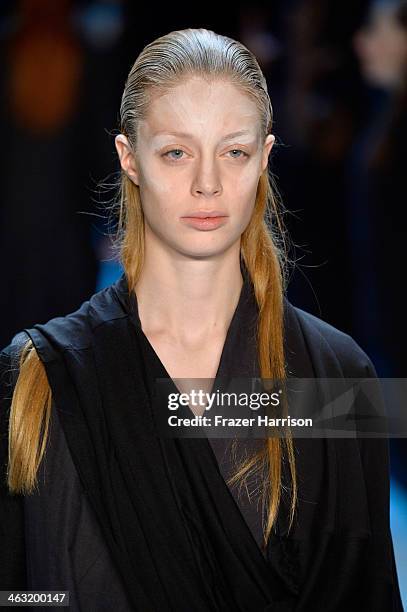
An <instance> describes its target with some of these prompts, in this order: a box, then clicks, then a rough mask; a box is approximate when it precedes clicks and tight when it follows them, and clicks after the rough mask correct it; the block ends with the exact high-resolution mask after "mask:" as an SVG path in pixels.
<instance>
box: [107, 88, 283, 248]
mask: <svg viewBox="0 0 407 612" xmlns="http://www.w3.org/2000/svg"><path fill="white" fill-rule="evenodd" d="M273 143H274V136H272V135H268V136H267V138H266V140H265V141H263V142H262V141H261V136H260V117H259V113H258V110H257V107H256V105H255V103H254V102H253V100H252V99H251V98H250V97H249V96H248V95H246V94H244V93H242V92H241V91H240V90H239V89H238V88H237V87H236V86H234V85H233V84H232V83H230V82H228V81H221V80H217V81H213V82H211V83H208V82H207V81H206V80H204V79H202V78H199V77H192V78H190V79H189V80H187V81H185V82H183V83H182V84H180V85H178V86H176V87H175V88H174V89H172V90H170V91H167V92H166V93H165V94H164V95H161V96H157V97H155V98H154V99H153V101H152V103H151V104H150V106H149V110H148V113H147V116H146V117H145V119H144V120H143V121H141V123H140V124H139V130H138V140H137V151H136V155H135V156H133V155H132V153H131V150H130V148H129V146H128V141H127V139H126V137H125V136H123V135H119V136H117V137H116V148H117V151H118V154H119V157H120V160H121V165H122V167H123V169H124V170H125V172H127V174H128V176H129V177H130V178H131V180H132V181H133V182H134V183H135V184H136V185H139V188H140V196H141V201H142V206H143V211H144V217H145V225H146V240H153V241H155V242H157V241H159V242H160V244H161V245H162V246H164V247H165V248H166V249H170V250H171V251H173V252H174V251H176V252H177V253H178V254H181V255H183V256H186V257H207V256H211V255H216V254H219V253H221V252H223V251H224V250H226V249H228V247H230V246H231V245H232V244H234V243H235V242H236V241H240V236H241V234H242V233H243V231H244V230H245V228H246V227H247V225H248V223H249V221H250V218H251V215H252V212H253V207H254V203H255V198H256V190H257V185H258V181H259V178H260V175H261V174H262V172H263V171H264V170H265V168H266V167H267V160H268V155H269V153H270V150H271V147H272V146H273ZM198 213H200V214H202V215H205V214H214V215H215V216H216V217H217V218H216V219H212V221H205V220H204V219H201V220H196V219H195V220H194V219H191V218H190V216H191V215H196V214H198Z"/></svg>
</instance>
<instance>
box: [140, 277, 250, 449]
mask: <svg viewBox="0 0 407 612" xmlns="http://www.w3.org/2000/svg"><path fill="white" fill-rule="evenodd" d="M241 270H242V276H243V284H242V286H241V289H240V293H239V299H238V301H237V304H236V306H235V309H234V311H233V315H232V318H231V320H230V323H229V326H228V329H227V332H226V336H225V340H224V343H223V346H222V351H221V354H220V358H219V362H218V367H217V370H216V374H215V376H214V378H213V385H212V387H211V391H213V389H214V388H215V385H216V383H217V382H218V381H219V378H220V377H221V376H222V374H223V373H224V361H225V353H226V350H227V348H228V346H229V344H230V341H231V336H232V334H233V333H234V332H235V331H236V330H235V328H236V319H237V317H238V316H239V314H240V313H241V311H242V309H243V306H244V301H245V299H247V296H248V292H249V283H250V280H249V275H248V273H247V271H246V270H245V268H244V267H243V268H241ZM130 318H131V320H132V321H133V323H134V324H135V326H136V328H137V332H138V334H139V335H140V336H141V337H142V338H143V340H144V342H145V343H146V344H147V346H148V347H149V350H150V352H151V353H152V355H153V356H154V359H155V361H156V362H157V365H159V368H160V369H161V371H162V375H161V376H160V378H168V379H169V380H170V384H171V386H173V387H174V391H175V392H176V393H179V392H180V391H179V389H178V387H177V386H176V384H175V382H174V379H173V377H172V376H171V375H170V374H169V372H168V371H167V368H166V367H165V365H164V363H163V362H162V360H161V358H160V356H159V355H158V353H157V351H156V350H155V348H154V346H153V345H152V344H151V342H150V340H149V338H148V336H147V335H146V334H145V332H144V331H143V328H142V324H141V320H140V316H139V311H138V304H137V295H136V293H135V292H133V293H132V295H131V296H130ZM180 408H181V411H182V412H185V413H186V414H185V416H191V417H192V416H196V415H195V413H194V412H193V411H192V410H191V409H190V407H189V406H183V405H182V404H181V406H180ZM182 408H185V411H183V410H182ZM211 450H212V449H211Z"/></svg>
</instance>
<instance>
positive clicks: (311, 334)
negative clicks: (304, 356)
mask: <svg viewBox="0 0 407 612" xmlns="http://www.w3.org/2000/svg"><path fill="white" fill-rule="evenodd" d="M285 312H286V317H287V318H286V322H287V327H288V334H289V335H290V334H291V336H293V335H294V332H295V331H296V332H297V333H298V334H301V335H302V337H303V340H304V342H305V344H306V346H307V349H308V351H309V352H310V354H311V358H312V359H313V361H314V362H316V363H317V364H318V363H319V362H321V361H325V363H326V364H327V365H328V367H329V366H330V365H331V366H333V365H334V363H335V362H336V366H339V367H340V368H341V370H342V373H343V376H344V377H346V378H358V377H372V376H377V373H376V370H375V367H374V365H373V363H372V361H371V359H370V357H369V356H368V354H367V353H366V352H365V351H364V349H363V348H362V347H361V346H360V345H359V344H358V342H357V341H356V340H355V339H354V338H353V337H352V336H351V335H350V334H348V333H346V332H344V331H342V330H340V329H338V328H337V327H335V326H334V325H332V324H331V323H328V322H327V321H325V320H324V319H323V318H320V317H317V316H316V315H313V314H311V313H310V312H307V311H305V310H303V309H301V308H299V307H298V306H295V305H293V304H292V303H291V302H290V301H289V300H288V299H285Z"/></svg>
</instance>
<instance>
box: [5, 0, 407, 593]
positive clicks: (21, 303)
mask: <svg viewBox="0 0 407 612" xmlns="http://www.w3.org/2000/svg"><path fill="white" fill-rule="evenodd" d="M191 4H192V5H193V4H194V3H191ZM139 9H140V4H139V3H136V2H130V1H128V2H126V1H124V0H122V1H120V0H116V1H114V0H105V1H102V0H99V1H97V0H96V1H90V0H89V1H84V0H82V1H78V0H58V2H55V0H21V1H20V2H18V1H14V2H7V1H6V0H2V4H1V9H0V10H1V13H0V128H1V134H2V146H1V149H2V161H1V164H0V193H1V197H0V261H1V265H2V270H1V281H2V285H3V288H2V291H1V303H0V308H1V310H0V313H1V320H2V325H1V329H0V346H1V347H4V346H6V345H7V344H8V343H9V342H10V340H11V337H12V336H13V335H14V334H15V333H17V332H18V331H20V330H21V329H22V328H24V327H29V326H31V325H33V324H34V323H43V322H45V321H47V320H48V319H50V318H52V317H54V316H60V315H63V314H67V313H69V312H72V311H73V310H76V309H77V308H78V307H79V306H80V304H81V303H82V302H83V301H84V300H86V299H88V298H89V297H90V296H91V295H92V294H93V293H94V292H95V291H97V290H99V289H101V288H103V287H105V286H106V285H109V284H110V283H112V282H114V281H115V280H116V279H117V278H118V276H119V275H120V274H121V271H122V270H121V268H120V266H119V264H118V263H117V262H115V261H114V260H113V259H112V252H111V248H110V241H109V239H108V237H107V235H106V234H107V231H108V225H109V224H108V221H107V217H106V213H105V212H104V209H105V206H106V203H107V202H109V200H111V198H112V197H113V195H114V194H113V193H112V192H111V191H109V190H108V189H107V187H108V186H109V183H110V184H111V183H112V180H114V179H115V178H116V176H117V172H118V169H119V166H118V160H117V156H116V151H115V147H114V134H116V133H117V128H118V118H119V106H120V99H121V94H122V89H123V86H124V82H125V79H126V76H127V74H128V72H129V70H130V68H131V66H132V64H133V62H134V60H135V58H136V56H137V54H138V53H139V52H140V51H141V49H142V48H143V46H144V45H145V44H146V43H148V42H150V41H151V40H153V39H154V38H156V37H157V36H160V35H163V34H165V33H167V32H169V31H171V30H175V29H181V28H186V27H206V28H209V29H212V30H215V31H217V32H219V33H221V34H226V35H228V36H231V37H233V38H236V39H238V40H240V41H242V42H243V43H244V44H245V45H246V46H247V47H249V48H250V49H251V50H252V51H253V52H254V53H255V55H256V56H257V58H258V60H259V63H260V64H261V66H262V68H263V71H264V73H265V75H266V78H267V81H268V85H269V92H270V96H271V100H272V104H273V108H274V117H275V121H274V130H273V133H274V134H275V135H276V138H277V144H276V146H275V147H274V149H273V153H272V159H271V166H272V171H273V174H274V176H275V180H276V182H277V185H278V189H279V192H280V196H281V198H282V201H283V204H284V206H285V207H286V208H287V210H288V213H287V214H286V217H285V222H286V225H287V226H288V229H289V232H290V235H291V238H292V240H293V242H294V244H295V245H296V250H295V253H294V255H295V257H296V259H297V265H296V267H295V268H294V270H293V272H292V275H291V280H290V284H289V290H288V297H289V299H290V300H291V301H292V302H293V303H294V304H295V305H296V306H298V307H300V308H302V309H304V310H307V311H308V312H311V313H313V314H315V315H316V316H319V317H321V318H322V319H324V320H325V321H328V322H329V323H331V324H332V325H334V326H336V327H338V328H340V329H341V330H343V331H345V332H347V333H349V334H351V335H352V336H353V337H354V338H355V340H356V341H357V342H358V343H359V344H360V346H361V347H362V348H363V349H364V350H365V351H366V352H367V353H368V354H369V356H370V357H371V359H372V361H373V362H374V364H375V366H376V369H377V372H378V374H379V375H380V376H382V377H393V378H394V377H400V378H404V377H407V363H406V359H405V357H404V347H405V346H406V340H407V338H406V336H407V320H406V316H405V312H404V311H405V295H404V290H403V282H405V281H403V278H406V277H405V268H404V265H405V256H404V248H405V239H406V237H407V226H406V219H407V212H406V207H407V198H406V180H405V176H404V175H405V171H404V168H405V160H406V157H407V155H406V154H407V148H406V147H407V145H406V140H407V123H406V113H407V3H406V2H400V1H399V0H373V1H367V0H353V2H352V3H349V2H343V1H341V0H284V1H283V0H270V2H268V3H267V4H266V3H264V4H263V3H256V2H253V1H252V2H250V3H249V2H246V3H239V2H235V3H233V5H232V6H231V7H228V6H227V5H226V6H224V5H223V4H219V3H217V4H216V5H213V6H211V4H210V3H205V6H203V5H196V6H195V7H193V6H190V7H189V8H187V7H185V6H181V5H180V6H179V7H178V5H177V4H174V3H171V4H169V5H168V8H165V7H160V9H159V11H158V10H157V11H154V12H153V11H151V13H149V12H148V11H147V13H145V12H144V14H141V12H140V10H139ZM100 183H103V185H104V186H105V187H104V188H101V187H100ZM390 445H391V470H392V488H391V521H392V531H393V539H394V545H395V553H396V561H397V566H398V574H399V581H400V588H401V592H402V597H403V601H404V603H406V602H407V470H406V469H405V465H406V458H407V451H406V448H407V440H405V439H402V438H400V439H397V438H393V439H391V440H390Z"/></svg>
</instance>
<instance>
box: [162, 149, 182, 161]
mask: <svg viewBox="0 0 407 612" xmlns="http://www.w3.org/2000/svg"><path fill="white" fill-rule="evenodd" d="M172 153H174V155H172ZM183 153H184V151H182V149H172V150H171V151H167V152H166V153H164V157H168V158H169V159H172V160H176V159H182V154H183Z"/></svg>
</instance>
